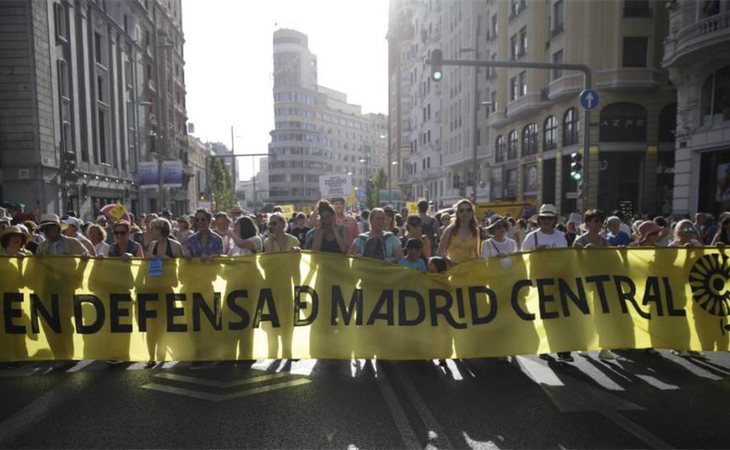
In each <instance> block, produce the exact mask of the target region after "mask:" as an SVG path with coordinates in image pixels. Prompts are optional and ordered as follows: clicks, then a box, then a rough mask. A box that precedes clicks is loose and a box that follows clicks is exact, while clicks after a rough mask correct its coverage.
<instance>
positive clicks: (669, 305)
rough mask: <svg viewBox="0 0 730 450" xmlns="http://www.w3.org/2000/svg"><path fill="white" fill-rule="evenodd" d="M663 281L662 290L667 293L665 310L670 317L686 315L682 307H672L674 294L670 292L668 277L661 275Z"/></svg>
mask: <svg viewBox="0 0 730 450" xmlns="http://www.w3.org/2000/svg"><path fill="white" fill-rule="evenodd" d="M662 281H663V282H664V291H665V292H666V294H667V312H668V313H669V316H671V317H687V311H685V310H684V309H682V308H680V309H676V308H675V307H674V295H673V293H672V286H671V285H670V284H669V278H667V277H662Z"/></svg>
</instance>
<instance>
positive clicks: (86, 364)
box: [66, 359, 96, 373]
mask: <svg viewBox="0 0 730 450" xmlns="http://www.w3.org/2000/svg"><path fill="white" fill-rule="evenodd" d="M95 361H96V360H93V359H85V360H83V361H79V362H77V363H76V365H74V366H73V367H71V368H70V369H68V370H67V371H66V372H68V373H74V372H78V371H80V370H83V369H85V368H87V367H89V366H90V365H92V364H94V362H95Z"/></svg>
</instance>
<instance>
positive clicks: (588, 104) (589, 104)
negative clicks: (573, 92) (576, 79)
mask: <svg viewBox="0 0 730 450" xmlns="http://www.w3.org/2000/svg"><path fill="white" fill-rule="evenodd" d="M578 98H579V99H580V106H582V107H583V109H587V110H591V109H596V108H598V104H599V102H600V99H599V97H598V92H596V91H594V90H593V89H584V90H582V91H581V92H580V95H579V96H578Z"/></svg>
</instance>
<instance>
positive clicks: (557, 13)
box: [550, 0, 564, 36]
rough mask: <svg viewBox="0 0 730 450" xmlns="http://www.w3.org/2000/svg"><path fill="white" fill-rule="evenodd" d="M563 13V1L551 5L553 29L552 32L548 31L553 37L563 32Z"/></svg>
mask: <svg viewBox="0 0 730 450" xmlns="http://www.w3.org/2000/svg"><path fill="white" fill-rule="evenodd" d="M563 11H564V4H563V0H558V1H556V2H555V3H553V23H552V25H553V27H552V30H550V31H551V33H552V35H553V36H555V35H556V34H559V33H561V32H562V31H563V19H564V18H563Z"/></svg>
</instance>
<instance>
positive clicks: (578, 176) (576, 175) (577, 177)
mask: <svg viewBox="0 0 730 450" xmlns="http://www.w3.org/2000/svg"><path fill="white" fill-rule="evenodd" d="M570 176H571V177H573V179H574V180H575V181H580V180H581V178H583V174H582V173H581V172H573V173H571V174H570Z"/></svg>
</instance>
